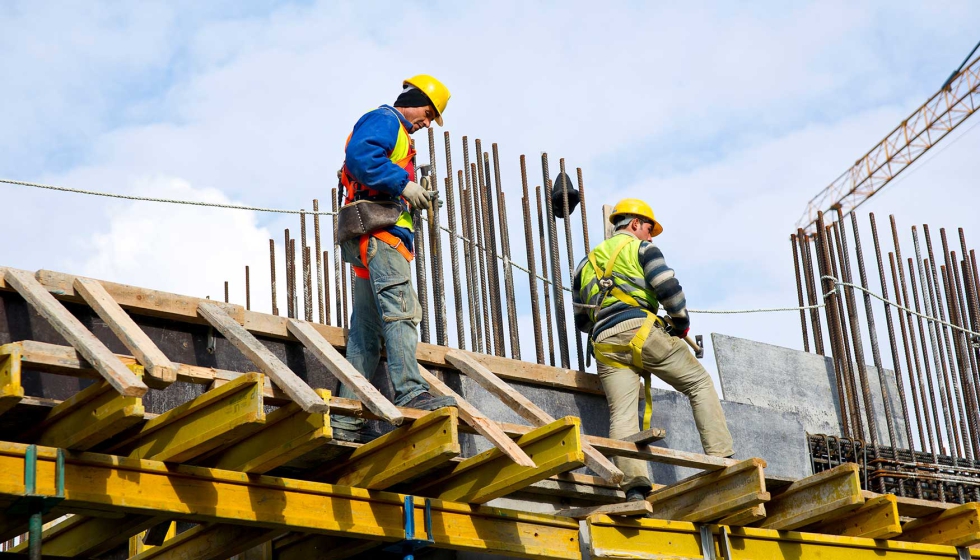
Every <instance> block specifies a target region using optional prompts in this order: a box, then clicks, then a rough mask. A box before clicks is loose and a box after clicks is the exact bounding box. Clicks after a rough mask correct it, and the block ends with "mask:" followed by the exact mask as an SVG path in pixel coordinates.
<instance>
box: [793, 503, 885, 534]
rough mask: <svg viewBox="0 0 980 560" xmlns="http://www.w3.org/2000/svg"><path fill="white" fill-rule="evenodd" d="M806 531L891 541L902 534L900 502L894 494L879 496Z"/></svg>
mask: <svg viewBox="0 0 980 560" xmlns="http://www.w3.org/2000/svg"><path fill="white" fill-rule="evenodd" d="M804 530H805V531H813V532H815V533H826V534H829V535H842V536H845V537H865V538H869V539H891V538H894V537H896V536H898V535H901V534H902V524H901V521H900V520H899V518H898V500H896V499H895V496H893V495H892V494H884V495H881V496H877V497H875V498H871V499H870V500H868V501H866V502H865V503H864V505H863V506H861V507H859V508H858V509H856V510H854V511H850V512H848V513H846V514H845V515H844V516H843V517H837V518H834V519H829V520H826V521H822V522H820V523H818V524H817V525H814V526H810V527H807V528H806V529H804Z"/></svg>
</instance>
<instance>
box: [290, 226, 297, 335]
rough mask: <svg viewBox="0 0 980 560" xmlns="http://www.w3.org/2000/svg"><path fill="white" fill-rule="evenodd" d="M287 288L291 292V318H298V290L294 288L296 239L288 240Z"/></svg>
mask: <svg viewBox="0 0 980 560" xmlns="http://www.w3.org/2000/svg"><path fill="white" fill-rule="evenodd" d="M289 278H290V284H291V286H290V287H289V290H290V291H291V292H292V294H293V319H298V318H299V292H298V291H297V290H296V239H290V240H289Z"/></svg>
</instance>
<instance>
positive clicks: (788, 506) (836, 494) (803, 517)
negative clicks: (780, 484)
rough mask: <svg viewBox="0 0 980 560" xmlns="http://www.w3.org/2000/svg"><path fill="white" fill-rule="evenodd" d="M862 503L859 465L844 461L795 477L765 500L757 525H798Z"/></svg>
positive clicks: (783, 526)
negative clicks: (810, 473)
mask: <svg viewBox="0 0 980 560" xmlns="http://www.w3.org/2000/svg"><path fill="white" fill-rule="evenodd" d="M863 504H864V495H863V494H862V493H861V480H860V478H859V477H858V466H857V465H855V464H854V463H845V464H843V465H840V466H838V467H834V468H832V469H830V470H826V471H823V472H821V473H818V474H815V475H813V476H808V477H806V478H803V479H800V480H797V481H796V482H794V483H793V484H790V485H789V486H788V487H786V489H785V490H784V491H783V492H781V493H779V494H776V495H774V496H772V499H771V500H770V501H769V503H768V504H766V518H765V519H763V520H762V522H761V523H759V527H763V528H766V529H784V530H789V529H798V528H800V527H805V526H807V525H811V524H813V523H819V522H820V521H823V520H824V519H827V518H830V517H835V516H839V515H841V514H843V513H845V512H846V511H849V510H855V509H857V508H859V507H861V505H863Z"/></svg>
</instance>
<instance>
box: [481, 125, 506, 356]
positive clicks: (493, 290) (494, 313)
mask: <svg viewBox="0 0 980 560" xmlns="http://www.w3.org/2000/svg"><path fill="white" fill-rule="evenodd" d="M476 151H477V153H478V154H482V156H481V157H482V158H483V160H482V163H481V164H480V168H479V174H478V175H479V179H480V196H481V199H480V200H481V202H482V204H483V232H484V233H485V235H486V236H485V241H486V247H487V249H488V250H489V253H488V254H487V272H488V275H489V279H490V304H491V305H490V315H491V317H492V318H493V352H494V354H495V355H497V356H506V355H507V350H506V348H505V347H504V346H505V342H504V319H503V315H504V312H503V307H502V306H501V303H500V296H501V291H500V272H499V270H498V269H497V255H498V253H497V225H496V219H495V217H494V216H495V215H494V212H493V190H492V186H491V184H490V154H489V153H487V152H484V151H482V149H481V146H480V140H479V139H477V140H476Z"/></svg>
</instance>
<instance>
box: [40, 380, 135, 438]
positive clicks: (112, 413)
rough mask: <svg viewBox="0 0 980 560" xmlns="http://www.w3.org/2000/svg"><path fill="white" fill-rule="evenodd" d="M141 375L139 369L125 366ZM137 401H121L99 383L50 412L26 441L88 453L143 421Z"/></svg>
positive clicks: (117, 394)
mask: <svg viewBox="0 0 980 560" xmlns="http://www.w3.org/2000/svg"><path fill="white" fill-rule="evenodd" d="M129 367H130V368H133V369H134V370H137V372H138V374H139V375H141V374H142V372H141V371H140V370H142V369H143V368H142V366H139V365H136V364H133V365H131V366H129ZM144 413H145V411H144V409H143V400H142V399H141V398H139V397H124V396H122V395H120V394H119V393H117V392H116V391H115V390H114V389H113V388H112V386H111V385H109V384H108V383H106V382H105V381H99V382H97V383H94V384H92V385H91V386H89V387H88V388H86V389H84V390H82V391H80V392H78V393H76V394H75V395H73V396H72V397H71V398H69V399H67V400H65V401H64V402H62V403H61V404H59V405H57V406H55V407H54V408H52V409H51V412H50V413H49V414H48V416H47V417H46V418H45V419H44V421H43V422H41V423H40V424H39V425H38V426H37V427H36V428H35V429H34V430H32V431H31V432H30V433H29V434H28V435H27V436H26V437H27V438H29V441H34V442H36V443H38V444H40V445H48V446H51V447H62V448H65V449H71V450H72V451H88V450H89V449H91V448H93V447H95V446H96V445H98V444H100V443H102V442H104V441H107V440H109V439H110V438H113V437H115V436H116V435H118V434H120V433H122V432H123V431H124V430H126V429H128V428H130V427H132V426H135V425H136V424H137V423H138V422H140V421H142V420H143V415H144Z"/></svg>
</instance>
